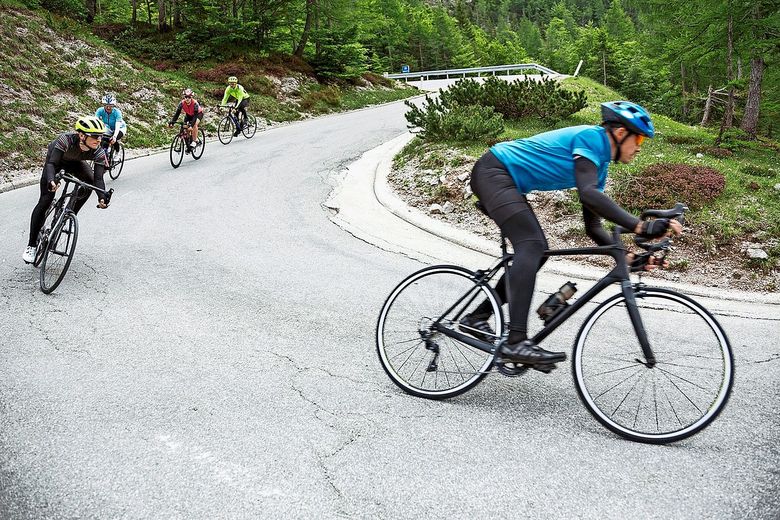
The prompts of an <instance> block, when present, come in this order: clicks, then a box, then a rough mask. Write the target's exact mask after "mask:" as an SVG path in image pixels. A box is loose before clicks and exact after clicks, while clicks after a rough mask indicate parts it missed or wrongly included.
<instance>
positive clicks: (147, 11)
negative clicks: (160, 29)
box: [146, 0, 152, 25]
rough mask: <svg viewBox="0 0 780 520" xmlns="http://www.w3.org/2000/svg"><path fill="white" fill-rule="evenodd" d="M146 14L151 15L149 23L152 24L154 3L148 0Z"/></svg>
mask: <svg viewBox="0 0 780 520" xmlns="http://www.w3.org/2000/svg"><path fill="white" fill-rule="evenodd" d="M146 15H147V16H148V17H149V25H152V4H151V3H150V0H146Z"/></svg>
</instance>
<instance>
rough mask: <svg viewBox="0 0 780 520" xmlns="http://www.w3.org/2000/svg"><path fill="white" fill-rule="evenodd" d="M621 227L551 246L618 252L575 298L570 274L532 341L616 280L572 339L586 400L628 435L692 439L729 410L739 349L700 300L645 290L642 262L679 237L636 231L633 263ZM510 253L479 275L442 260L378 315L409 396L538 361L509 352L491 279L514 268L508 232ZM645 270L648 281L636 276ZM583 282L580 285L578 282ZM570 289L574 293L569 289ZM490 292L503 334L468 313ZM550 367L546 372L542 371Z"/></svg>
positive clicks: (511, 372)
mask: <svg viewBox="0 0 780 520" xmlns="http://www.w3.org/2000/svg"><path fill="white" fill-rule="evenodd" d="M686 209H687V208H686V207H685V206H684V205H683V204H677V205H676V206H675V207H674V208H672V209H669V210H648V211H645V212H644V213H643V214H642V218H643V219H646V218H675V219H677V220H679V221H680V222H681V223H682V222H683V215H684V212H685V210H686ZM627 233H632V231H630V230H626V229H623V228H621V227H620V226H616V227H615V228H614V230H613V234H612V238H613V244H611V245H606V246H598V247H587V248H575V249H558V250H548V251H546V252H545V255H546V256H548V257H549V256H570V255H609V256H611V257H612V258H613V259H614V261H615V267H614V268H613V269H612V270H611V271H610V272H609V273H607V274H606V275H605V276H604V277H603V278H601V279H600V280H599V281H597V282H596V284H595V285H594V286H593V287H591V288H590V289H589V290H588V291H587V292H585V294H583V295H582V296H581V297H579V298H576V299H575V300H572V301H573V303H572V304H570V303H569V302H568V301H566V296H571V294H572V293H573V291H572V290H571V289H572V286H574V285H575V284H571V282H569V284H567V285H568V288H567V286H566V285H565V286H564V287H562V288H561V290H560V291H559V292H558V293H556V294H555V295H553V296H555V297H550V298H549V299H548V301H547V302H545V304H543V305H542V306H541V307H540V309H539V311H537V312H539V314H540V316H543V317H544V326H543V328H542V329H541V330H540V331H539V332H537V333H536V334H535V335H534V336H533V337H532V338H531V339H532V341H533V342H534V343H536V344H540V343H541V341H542V340H544V339H545V338H546V337H547V336H549V335H550V334H551V333H552V332H553V331H554V330H555V329H557V328H558V327H559V326H561V325H562V324H563V323H565V322H566V321H567V320H568V319H569V318H571V317H572V316H573V315H574V313H576V312H577V311H578V310H579V309H581V308H582V307H583V306H585V304H586V303H588V302H589V301H591V300H593V299H594V298H595V297H596V296H597V295H598V294H599V293H601V292H602V291H603V290H604V289H606V288H607V287H610V286H612V285H613V284H619V286H620V292H619V293H617V294H615V295H613V296H610V297H608V298H606V299H605V300H604V301H602V302H601V303H599V304H598V305H597V306H596V308H595V309H593V311H592V312H591V313H590V315H589V316H588V317H587V318H586V319H585V322H584V323H583V324H582V326H581V327H580V330H579V332H578V334H577V336H576V339H575V341H574V347H573V350H572V356H571V357H572V373H573V377H574V382H575V385H576V388H577V392H578V394H579V397H580V398H581V400H582V403H583V404H584V405H585V408H587V409H588V411H589V412H590V413H591V414H592V415H593V416H594V417H595V418H596V419H597V420H598V421H599V422H600V423H601V424H602V425H604V426H605V427H606V428H607V429H609V430H610V431H612V432H614V433H616V434H618V435H621V436H623V437H625V438H627V439H630V440H632V441H638V442H646V443H653V444H665V443H669V442H674V441H679V440H681V439H685V438H687V437H690V436H691V435H694V434H696V433H697V432H699V431H701V430H702V429H703V428H705V427H706V426H708V425H709V424H710V423H711V422H712V421H713V420H714V419H715V418H716V417H717V416H718V414H719V413H720V412H721V411H722V410H723V408H724V407H725V406H726V403H727V401H728V398H729V394H730V393H731V387H732V384H733V381H734V369H735V367H734V357H733V353H732V350H731V345H730V343H729V340H728V338H727V336H726V333H725V332H724V330H723V328H722V327H721V326H720V324H719V323H718V321H717V320H716V319H715V317H714V316H713V315H712V314H711V313H710V312H709V311H707V309H705V308H704V307H703V306H702V305H701V304H699V303H697V302H696V301H694V300H693V299H691V298H690V297H688V296H685V295H683V294H680V293H678V292H677V291H674V290H670V289H663V288H657V287H651V286H648V285H646V284H644V283H642V281H641V272H642V271H641V269H642V268H643V267H644V265H647V263H648V262H649V261H650V257H653V256H654V257H656V258H658V259H659V261H662V259H663V257H665V256H666V254H667V252H668V251H669V248H670V247H671V239H670V238H669V237H666V238H664V239H662V240H660V241H649V240H645V239H641V238H638V237H637V238H635V239H634V242H635V243H636V244H637V245H638V246H639V247H641V248H642V249H644V252H642V253H641V254H638V255H636V260H635V261H634V262H632V263H631V264H630V265H629V263H628V261H627V260H626V252H627V250H626V248H625V246H624V245H623V243H622V240H621V235H622V234H627ZM501 252H502V256H501V258H500V259H499V260H498V261H497V262H496V263H495V264H494V265H493V266H491V267H490V268H489V269H487V270H477V271H470V270H468V269H465V268H463V267H459V266H454V265H435V266H432V267H427V268H424V269H421V270H420V271H417V272H416V273H414V274H412V275H410V276H409V277H407V278H406V279H405V280H403V281H402V282H401V283H400V284H399V285H398V286H397V287H396V288H395V289H394V290H393V291H392V292H391V293H390V296H389V297H388V298H387V300H386V301H385V304H384V305H383V307H382V310H381V312H380V314H379V319H378V322H377V329H376V344H377V353H378V355H379V360H380V362H381V364H382V367H383V368H384V370H385V372H386V373H387V375H388V376H389V377H390V379H391V380H392V381H393V382H394V383H395V384H396V385H398V386H399V387H400V388H401V389H403V390H404V391H405V392H407V393H409V394H412V395H415V396H418V397H425V398H430V399H443V398H448V397H453V396H456V395H459V394H461V393H463V392H466V391H467V390H469V389H471V388H473V387H474V386H475V385H476V384H477V383H479V382H480V381H481V380H482V379H483V378H484V377H485V376H486V375H487V374H489V373H490V372H492V371H493V370H494V369H495V370H496V371H498V372H499V373H501V374H503V375H507V376H518V375H521V374H523V373H524V372H525V371H527V370H528V369H529V368H537V369H544V368H549V366H541V367H530V366H528V365H520V364H515V363H512V362H511V361H507V360H506V359H503V358H502V357H501V347H502V346H503V345H504V343H506V338H507V335H508V330H507V324H506V320H505V317H504V314H503V312H502V303H501V301H500V300H499V297H498V296H497V294H496V291H495V289H494V287H493V286H491V285H490V283H489V282H491V281H492V280H494V279H498V278H496V276H497V275H498V274H499V273H501V272H502V271H504V272H506V274H507V276H506V279H505V283H506V284H507V285H506V288H507V290H508V288H509V270H508V268H509V266H510V265H511V263H512V258H513V255H512V254H509V253H508V252H507V244H506V238H505V237H504V236H503V235H502V237H501ZM632 270H636V271H639V273H640V280H639V282H632V281H631V278H630V272H631V271H632ZM574 290H576V288H575V289H574ZM567 293H568V294H567ZM485 300H488V301H489V302H490V305H491V307H492V310H493V314H492V316H491V317H490V318H489V323H490V326H491V329H492V331H496V332H495V333H494V334H487V333H485V332H484V331H478V330H476V329H473V328H469V327H466V326H465V325H464V324H462V323H461V320H462V319H463V317H464V316H466V315H468V314H469V313H471V312H473V311H474V309H475V308H476V306H477V305H479V304H480V303H482V302H483V301H485ZM545 371H546V370H545Z"/></svg>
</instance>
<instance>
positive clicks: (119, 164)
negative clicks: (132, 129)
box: [108, 142, 125, 180]
mask: <svg viewBox="0 0 780 520" xmlns="http://www.w3.org/2000/svg"><path fill="white" fill-rule="evenodd" d="M117 144H118V145H119V146H118V147H117V150H116V151H114V153H113V154H112V155H111V165H110V167H109V169H108V176H109V177H111V179H113V180H117V179H118V178H119V175H120V174H121V173H122V168H124V166H125V147H124V145H122V143H121V142H118V143H117ZM117 157H118V158H117Z"/></svg>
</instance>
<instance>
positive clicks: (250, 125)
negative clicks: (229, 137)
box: [241, 114, 257, 139]
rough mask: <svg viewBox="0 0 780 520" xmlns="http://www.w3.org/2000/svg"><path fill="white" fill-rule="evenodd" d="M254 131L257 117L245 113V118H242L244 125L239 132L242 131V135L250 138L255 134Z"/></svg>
mask: <svg viewBox="0 0 780 520" xmlns="http://www.w3.org/2000/svg"><path fill="white" fill-rule="evenodd" d="M255 132H257V119H255V116H253V115H252V114H247V117H246V119H244V126H243V128H242V129H241V133H243V134H244V137H246V138H247V139H252V138H253V137H254V136H255Z"/></svg>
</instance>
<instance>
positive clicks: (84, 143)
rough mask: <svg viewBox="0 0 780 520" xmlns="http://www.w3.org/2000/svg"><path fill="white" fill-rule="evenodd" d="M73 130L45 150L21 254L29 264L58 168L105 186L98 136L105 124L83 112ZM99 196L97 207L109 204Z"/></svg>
mask: <svg viewBox="0 0 780 520" xmlns="http://www.w3.org/2000/svg"><path fill="white" fill-rule="evenodd" d="M74 130H75V132H67V133H64V134H61V135H60V136H59V137H57V139H55V140H54V141H52V142H51V143H49V147H48V149H47V152H46V162H45V163H44V166H43V174H42V175H41V183H40V188H41V194H40V197H39V198H38V204H36V205H35V209H33V212H32V217H31V218H30V240H29V241H28V242H27V248H26V249H25V250H24V254H23V255H22V259H23V260H24V261H25V262H27V263H28V264H29V263H32V262H33V260H35V245H36V243H37V241H38V231H39V230H40V229H41V226H42V225H43V220H44V219H45V218H46V210H47V209H48V207H49V205H50V204H51V203H52V201H53V200H54V192H56V191H57V188H58V187H59V185H58V184H57V183H56V182H54V176H55V175H56V173H57V172H58V171H60V170H65V171H66V172H67V173H70V174H71V175H73V176H74V177H77V178H78V179H80V180H82V181H84V182H87V183H89V184H93V185H95V186H96V187H98V188H100V189H105V187H106V185H105V182H104V181H103V174H104V173H105V171H106V168H107V167H108V156H107V155H106V150H105V148H103V147H102V146H100V139H101V137H102V136H103V133H104V132H105V131H106V125H105V124H103V121H101V120H100V119H98V118H97V117H94V116H82V117H80V118H79V119H78V121H76V124H75V125H74ZM87 161H92V162H93V166H92V168H90V166H89V163H87ZM91 191H92V190H88V191H87V192H86V193H84V194H83V195H81V196H80V197H79V199H78V201H77V202H76V205H75V208H74V210H75V211H76V213H78V211H79V210H80V209H81V207H82V206H83V205H84V204H85V203H86V202H87V199H89V194H90V192H91ZM98 199H99V206H98V207H100V208H106V207H108V205H107V204H106V203H105V200H104V199H103V196H102V195H98Z"/></svg>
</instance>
